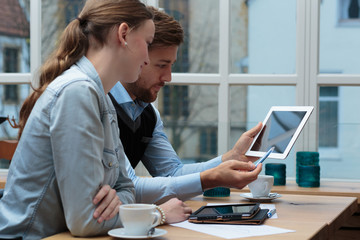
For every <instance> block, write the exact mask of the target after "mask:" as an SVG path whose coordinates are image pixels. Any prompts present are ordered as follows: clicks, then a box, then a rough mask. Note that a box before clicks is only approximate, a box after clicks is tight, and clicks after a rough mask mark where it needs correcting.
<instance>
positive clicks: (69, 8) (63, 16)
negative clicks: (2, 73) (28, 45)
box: [41, 0, 84, 62]
mask: <svg viewBox="0 0 360 240" xmlns="http://www.w3.org/2000/svg"><path fill="white" fill-rule="evenodd" d="M83 5H84V1H83V0H42V1H41V7H42V9H41V17H42V19H41V26H42V29H41V48H42V49H41V59H42V62H44V61H45V60H46V58H47V57H48V56H49V55H50V54H51V53H52V51H53V50H54V48H55V46H56V44H57V41H58V40H59V38H60V36H61V33H62V32H63V30H64V29H65V27H66V26H67V25H68V24H69V23H70V22H71V21H72V20H73V19H75V18H76V17H77V16H78V14H79V12H80V11H81V9H82V7H83Z"/></svg>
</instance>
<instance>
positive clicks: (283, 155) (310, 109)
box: [245, 106, 314, 159]
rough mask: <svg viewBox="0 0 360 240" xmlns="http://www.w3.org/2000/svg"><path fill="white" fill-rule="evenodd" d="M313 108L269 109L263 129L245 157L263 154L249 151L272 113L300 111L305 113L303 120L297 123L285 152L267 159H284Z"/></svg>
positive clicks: (272, 154) (286, 107)
mask: <svg viewBox="0 0 360 240" xmlns="http://www.w3.org/2000/svg"><path fill="white" fill-rule="evenodd" d="M313 109H314V107H313V106H274V107H271V108H270V110H269V112H268V113H267V115H266V117H265V120H264V121H263V127H262V129H261V130H260V132H259V133H258V134H257V135H256V136H255V138H254V139H253V142H252V143H251V146H250V147H249V150H248V151H247V152H246V153H245V155H247V156H254V157H262V156H263V155H264V154H265V153H266V151H265V152H263V151H251V150H250V149H251V148H252V147H253V145H254V143H255V142H256V139H257V138H258V137H259V135H260V134H261V132H262V130H263V128H264V126H265V125H266V122H267V121H268V119H269V118H270V116H271V114H272V113H273V112H274V111H291V112H294V111H301V112H304V111H305V112H306V113H305V115H304V117H303V119H302V120H301V122H300V123H299V125H298V127H297V129H296V131H295V133H294V135H293V136H292V138H291V140H290V142H289V143H288V145H287V147H286V148H285V151H284V152H283V153H271V154H270V155H269V158H274V159H285V158H286V157H287V156H288V155H289V152H290V150H291V148H292V147H293V145H294V143H295V141H296V139H297V138H298V136H299V134H300V132H301V130H302V129H303V128H304V126H305V123H306V122H307V121H308V119H309V117H310V114H311V113H312V111H313ZM270 148H271V146H269V149H270Z"/></svg>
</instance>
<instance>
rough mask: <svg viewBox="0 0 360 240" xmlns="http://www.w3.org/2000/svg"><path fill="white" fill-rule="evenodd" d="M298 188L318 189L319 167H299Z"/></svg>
mask: <svg viewBox="0 0 360 240" xmlns="http://www.w3.org/2000/svg"><path fill="white" fill-rule="evenodd" d="M298 170H299V182H298V185H299V187H320V166H319V165H309V166H303V165H300V166H299V169H298Z"/></svg>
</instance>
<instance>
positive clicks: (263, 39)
mask: <svg viewBox="0 0 360 240" xmlns="http://www.w3.org/2000/svg"><path fill="white" fill-rule="evenodd" d="M230 9H231V13H230V16H231V18H230V21H231V22H230V63H231V66H230V70H231V72H232V73H253V74H292V73H295V69H296V0H277V1H273V0H262V1H245V0H241V1H239V0H232V1H231V8H230Z"/></svg>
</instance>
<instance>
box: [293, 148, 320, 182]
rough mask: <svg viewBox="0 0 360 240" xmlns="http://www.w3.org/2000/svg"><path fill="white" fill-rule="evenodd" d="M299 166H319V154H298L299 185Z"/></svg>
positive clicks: (306, 152) (297, 180)
mask: <svg viewBox="0 0 360 240" xmlns="http://www.w3.org/2000/svg"><path fill="white" fill-rule="evenodd" d="M299 166H319V153H318V152H308V151H300V152H297V153H296V183H297V184H299Z"/></svg>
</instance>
